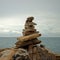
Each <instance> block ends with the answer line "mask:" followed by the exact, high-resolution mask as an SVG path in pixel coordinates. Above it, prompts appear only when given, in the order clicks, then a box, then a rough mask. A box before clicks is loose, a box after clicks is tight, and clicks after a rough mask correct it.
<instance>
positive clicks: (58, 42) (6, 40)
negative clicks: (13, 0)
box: [0, 37, 60, 54]
mask: <svg viewBox="0 0 60 60" xmlns="http://www.w3.org/2000/svg"><path fill="white" fill-rule="evenodd" d="M39 40H41V41H42V43H41V44H43V45H45V47H46V48H48V49H49V50H50V51H52V52H55V53H58V54H60V37H40V38H39ZM16 41H17V37H0V48H9V47H14V46H15V43H16Z"/></svg>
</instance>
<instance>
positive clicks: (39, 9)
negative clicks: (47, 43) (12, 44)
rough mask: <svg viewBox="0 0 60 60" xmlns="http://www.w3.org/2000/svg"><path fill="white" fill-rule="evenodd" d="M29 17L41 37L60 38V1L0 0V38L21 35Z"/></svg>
mask: <svg viewBox="0 0 60 60" xmlns="http://www.w3.org/2000/svg"><path fill="white" fill-rule="evenodd" d="M29 16H33V17H34V22H35V23H37V26H36V29H37V30H38V31H39V32H40V33H41V34H42V37H60V0H0V37H17V36H20V35H22V29H23V28H24V23H25V21H26V18H27V17H29Z"/></svg>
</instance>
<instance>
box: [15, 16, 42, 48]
mask: <svg viewBox="0 0 60 60" xmlns="http://www.w3.org/2000/svg"><path fill="white" fill-rule="evenodd" d="M33 20H34V17H28V18H27V20H26V22H25V27H24V29H23V32H22V33H23V36H21V37H18V38H17V40H18V41H17V42H16V43H15V44H16V48H20V47H21V48H27V47H28V46H29V45H32V44H33V45H36V44H38V43H41V41H40V40H38V39H37V37H39V36H41V34H39V31H37V30H36V29H35V25H37V24H36V23H34V22H33Z"/></svg>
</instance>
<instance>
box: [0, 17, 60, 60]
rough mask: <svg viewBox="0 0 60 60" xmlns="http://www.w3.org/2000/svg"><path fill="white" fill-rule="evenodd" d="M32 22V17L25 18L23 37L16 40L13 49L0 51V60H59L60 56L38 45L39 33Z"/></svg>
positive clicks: (39, 41)
mask: <svg viewBox="0 0 60 60" xmlns="http://www.w3.org/2000/svg"><path fill="white" fill-rule="evenodd" d="M33 20H34V17H28V18H27V20H26V22H25V25H24V29H23V32H22V34H23V36H20V37H18V38H17V42H16V43H15V47H13V48H5V49H0V60H60V56H58V55H56V54H54V53H52V52H50V51H49V50H48V49H46V48H45V46H44V45H41V44H40V43H42V42H41V40H38V37H40V36H41V33H39V31H37V30H36V29H35V25H37V24H36V23H34V22H33Z"/></svg>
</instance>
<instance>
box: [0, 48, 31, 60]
mask: <svg viewBox="0 0 60 60" xmlns="http://www.w3.org/2000/svg"><path fill="white" fill-rule="evenodd" d="M0 60H30V58H29V54H28V53H27V51H26V50H25V49H21V48H19V49H8V50H4V51H2V52H0Z"/></svg>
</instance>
